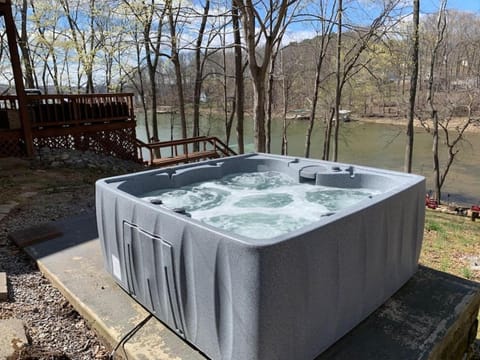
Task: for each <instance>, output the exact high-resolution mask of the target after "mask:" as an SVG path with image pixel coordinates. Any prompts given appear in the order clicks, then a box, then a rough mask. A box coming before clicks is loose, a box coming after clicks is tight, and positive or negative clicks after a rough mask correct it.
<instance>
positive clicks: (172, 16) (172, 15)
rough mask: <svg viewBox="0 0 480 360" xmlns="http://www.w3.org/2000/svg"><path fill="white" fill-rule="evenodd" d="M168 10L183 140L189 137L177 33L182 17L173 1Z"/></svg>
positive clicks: (171, 58)
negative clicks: (180, 17)
mask: <svg viewBox="0 0 480 360" xmlns="http://www.w3.org/2000/svg"><path fill="white" fill-rule="evenodd" d="M165 8H166V10H167V13H166V15H167V18H168V25H169V28H170V53H171V55H170V61H171V62H172V64H173V67H174V69H175V80H176V81H175V86H176V89H177V98H178V109H179V112H180V123H181V129H182V138H186V137H187V117H186V114H185V95H184V90H183V76H182V67H181V62H180V56H179V44H178V42H179V36H178V33H177V26H178V23H179V22H178V20H179V16H180V11H181V8H180V6H178V7H176V8H174V7H173V4H172V0H167V1H166V2H165Z"/></svg>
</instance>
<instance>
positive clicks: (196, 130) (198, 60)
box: [192, 0, 210, 151]
mask: <svg viewBox="0 0 480 360" xmlns="http://www.w3.org/2000/svg"><path fill="white" fill-rule="evenodd" d="M209 10H210V0H206V2H205V6H204V8H203V15H202V22H201V23H200V28H199V30H198V36H197V42H196V44H195V83H194V89H193V129H192V136H193V137H196V136H199V135H200V99H201V96H202V84H203V71H202V42H203V34H204V33H205V27H206V24H207V19H208V12H209ZM198 146H199V144H198V143H195V144H194V150H195V151H198Z"/></svg>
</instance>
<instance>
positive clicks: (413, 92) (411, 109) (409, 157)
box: [404, 0, 420, 173]
mask: <svg viewBox="0 0 480 360" xmlns="http://www.w3.org/2000/svg"><path fill="white" fill-rule="evenodd" d="M419 18H420V0H413V30H412V31H413V34H412V53H411V60H410V61H411V62H412V73H411V76H410V95H409V98H408V114H407V118H408V123H407V144H406V146H405V163H404V171H405V172H409V173H411V172H412V162H413V140H414V127H413V121H414V118H415V99H416V97H417V80H418V43H419V38H418V24H419Z"/></svg>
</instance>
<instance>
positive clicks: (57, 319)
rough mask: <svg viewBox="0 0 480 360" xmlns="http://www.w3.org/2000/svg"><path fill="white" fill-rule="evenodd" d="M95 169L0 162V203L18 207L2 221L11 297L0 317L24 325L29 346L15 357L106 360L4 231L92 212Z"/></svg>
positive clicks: (1, 253) (0, 258) (1, 265)
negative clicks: (18, 321)
mask: <svg viewBox="0 0 480 360" xmlns="http://www.w3.org/2000/svg"><path fill="white" fill-rule="evenodd" d="M105 175H107V174H105V173H102V174H100V173H99V171H97V170H92V169H83V170H73V169H58V168H57V169H49V170H42V169H32V168H31V167H30V164H29V163H26V162H23V161H20V162H19V161H14V160H10V161H7V162H5V161H3V160H2V159H0V204H2V203H3V204H5V203H7V202H12V201H14V202H16V203H17V206H16V207H15V208H14V209H13V210H11V211H10V213H9V214H8V215H7V216H5V217H4V218H3V219H1V220H0V272H6V273H7V277H8V285H9V299H8V301H6V302H0V319H9V318H17V319H20V320H22V321H23V322H24V324H25V330H26V334H27V337H28V339H29V342H30V345H28V346H27V347H25V348H24V349H23V350H21V352H20V353H19V354H18V355H17V356H16V359H108V358H109V349H108V348H107V347H106V346H105V345H104V344H103V343H102V341H101V339H99V338H98V337H97V335H96V334H95V332H94V331H93V330H91V329H90V328H89V326H88V324H87V323H86V321H85V320H84V319H83V318H82V317H81V316H80V315H79V314H78V313H77V312H76V311H75V309H74V308H73V307H72V306H71V305H70V304H69V303H68V301H67V300H66V299H65V298H64V297H63V295H62V294H61V293H60V292H59V291H58V290H57V289H56V288H55V287H53V286H52V285H51V284H50V283H49V281H48V280H47V279H45V278H44V277H43V275H42V274H41V273H40V271H39V270H38V268H37V266H36V264H35V263H34V262H33V261H32V260H31V259H30V258H29V257H28V256H27V255H26V254H25V253H24V252H23V251H22V250H20V249H19V248H17V247H16V246H15V245H14V244H12V243H11V242H10V241H9V240H8V239H7V235H8V233H10V232H12V231H16V230H21V229H25V228H27V227H30V226H33V225H38V224H43V223H47V222H50V221H54V220H57V219H60V218H62V217H64V216H66V215H67V214H68V215H69V216H71V215H76V214H81V213H84V212H87V211H94V206H95V202H94V186H93V184H94V181H95V179H96V178H99V177H102V176H105Z"/></svg>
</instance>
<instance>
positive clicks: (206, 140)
mask: <svg viewBox="0 0 480 360" xmlns="http://www.w3.org/2000/svg"><path fill="white" fill-rule="evenodd" d="M137 145H138V149H139V157H140V159H142V161H143V162H144V163H146V164H148V165H149V166H156V167H160V166H169V165H177V164H182V163H188V162H194V161H199V160H205V159H215V158H219V157H223V156H232V155H236V152H235V151H233V150H232V149H231V148H230V147H228V146H227V145H226V144H225V143H223V142H222V141H221V140H220V139H218V138H217V137H214V136H199V137H193V138H187V139H181V140H171V141H158V142H153V143H148V144H147V143H144V142H142V141H140V140H137ZM142 149H147V150H148V153H149V158H148V159H144V158H143V153H142Z"/></svg>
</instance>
